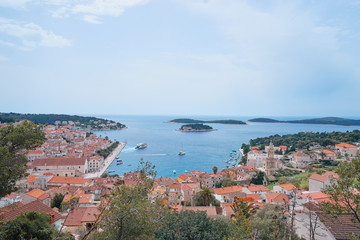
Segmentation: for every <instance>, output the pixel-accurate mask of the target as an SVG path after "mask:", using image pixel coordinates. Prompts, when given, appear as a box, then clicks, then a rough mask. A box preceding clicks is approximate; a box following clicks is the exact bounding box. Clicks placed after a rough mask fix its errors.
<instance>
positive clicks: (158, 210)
mask: <svg viewBox="0 0 360 240" xmlns="http://www.w3.org/2000/svg"><path fill="white" fill-rule="evenodd" d="M153 169H154V166H152V165H151V164H150V163H149V162H144V161H140V167H139V168H138V170H137V172H138V177H137V178H135V179H134V180H135V181H136V182H137V183H136V184H135V185H134V186H126V185H117V186H116V188H115V189H114V190H113V192H112V194H111V196H110V197H109V198H108V199H107V201H108V206H107V207H106V210H105V211H104V214H103V217H102V221H101V223H100V227H101V229H102V230H103V231H102V232H98V233H95V234H94V236H93V239H119V240H122V239H152V237H153V234H154V232H155V231H156V230H157V229H158V228H159V226H160V225H161V224H163V218H164V216H165V215H164V212H166V208H165V206H164V204H163V202H162V199H153V200H152V201H151V200H150V199H149V197H148V194H149V191H150V190H151V189H152V187H153V179H154V178H155V174H156V172H155V171H154V170H153Z"/></svg>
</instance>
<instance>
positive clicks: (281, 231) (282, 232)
mask: <svg viewBox="0 0 360 240" xmlns="http://www.w3.org/2000/svg"><path fill="white" fill-rule="evenodd" d="M285 212H286V208H284V206H277V205H270V204H266V205H264V206H263V207H262V208H261V209H260V210H259V211H257V213H256V215H255V216H254V217H253V218H252V219H251V220H250V223H249V226H250V229H251V232H252V235H253V237H254V238H255V239H262V240H277V239H292V240H296V239H299V237H298V236H297V235H296V234H295V233H292V237H291V238H289V235H290V232H291V231H290V225H289V224H288V221H287V217H286V215H285Z"/></svg>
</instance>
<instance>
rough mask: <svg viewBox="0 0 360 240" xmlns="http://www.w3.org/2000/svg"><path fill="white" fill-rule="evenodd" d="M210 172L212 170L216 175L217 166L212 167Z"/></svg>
mask: <svg viewBox="0 0 360 240" xmlns="http://www.w3.org/2000/svg"><path fill="white" fill-rule="evenodd" d="M212 170H213V173H214V174H216V173H217V171H218V168H217V166H214V167H213V168H212Z"/></svg>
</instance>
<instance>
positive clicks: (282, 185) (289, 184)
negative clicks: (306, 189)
mask: <svg viewBox="0 0 360 240" xmlns="http://www.w3.org/2000/svg"><path fill="white" fill-rule="evenodd" d="M279 187H281V188H283V189H285V190H287V191H291V190H295V189H296V187H295V186H294V185H293V184H292V183H284V184H279Z"/></svg>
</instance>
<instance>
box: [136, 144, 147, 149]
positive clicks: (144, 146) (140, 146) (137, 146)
mask: <svg viewBox="0 0 360 240" xmlns="http://www.w3.org/2000/svg"><path fill="white" fill-rule="evenodd" d="M147 146H148V145H147V143H139V144H137V145H136V147H135V148H136V149H144V148H147Z"/></svg>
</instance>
